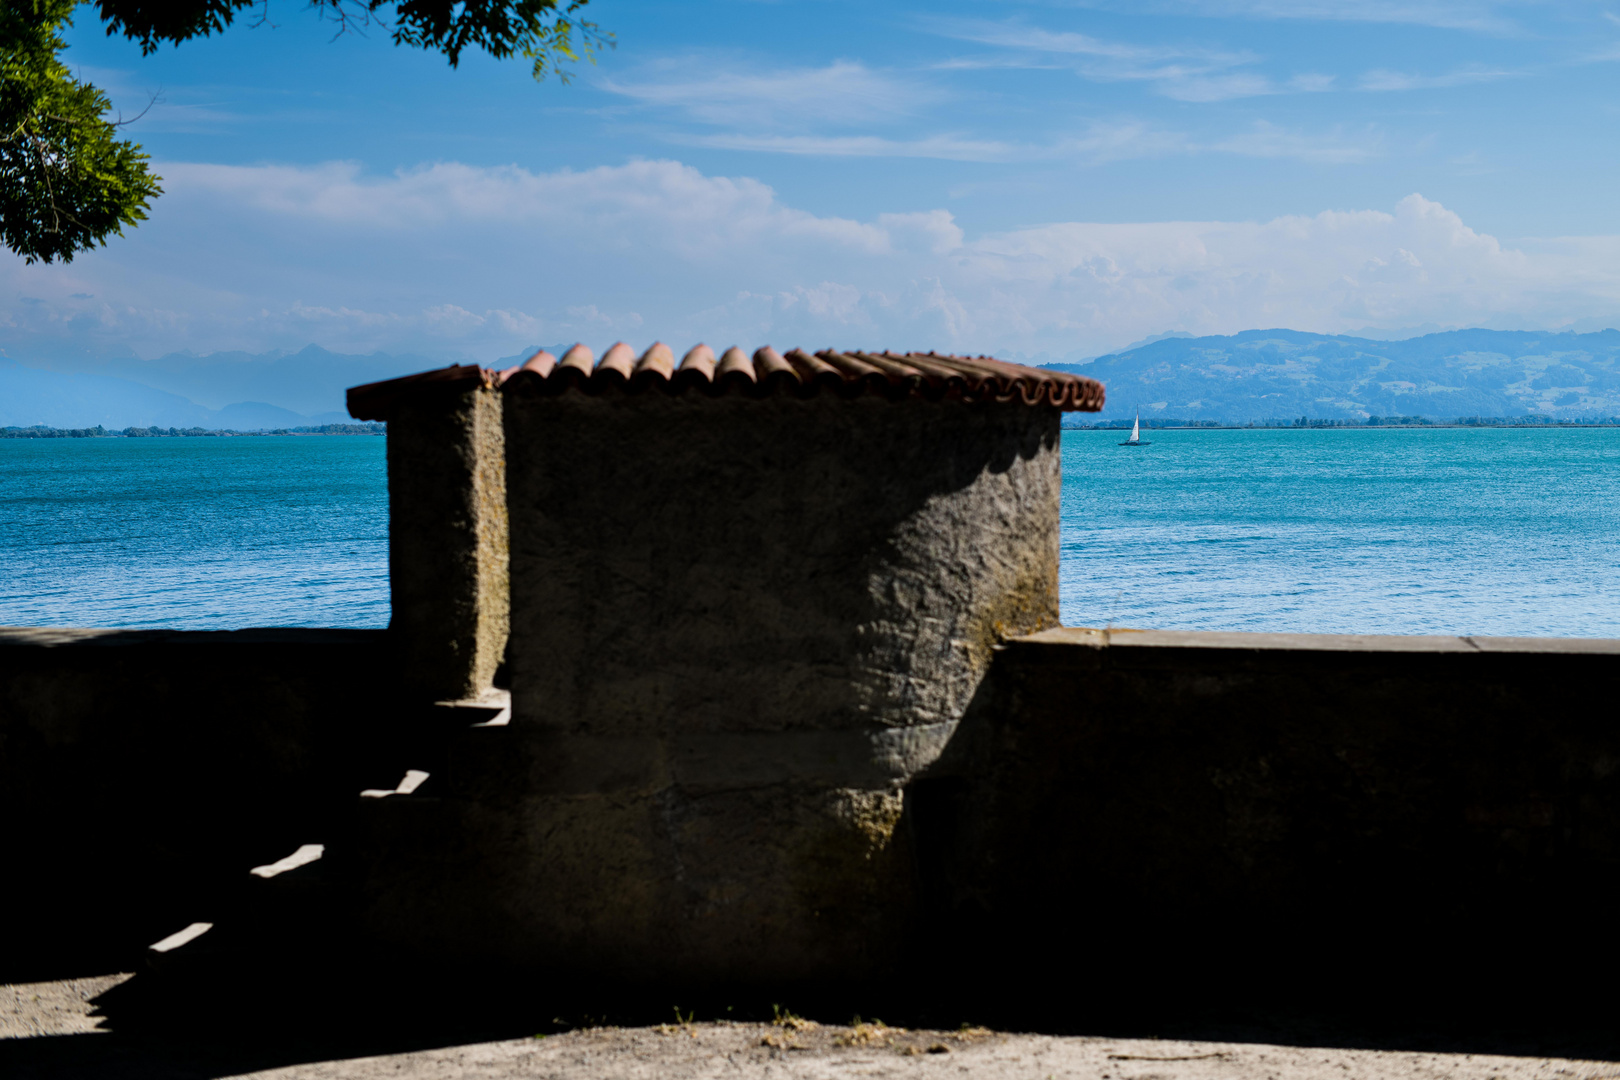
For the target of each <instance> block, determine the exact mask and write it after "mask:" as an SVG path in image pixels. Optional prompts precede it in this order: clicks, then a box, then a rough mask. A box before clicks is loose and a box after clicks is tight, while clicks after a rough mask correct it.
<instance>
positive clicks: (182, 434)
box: [0, 423, 388, 439]
mask: <svg viewBox="0 0 1620 1080" xmlns="http://www.w3.org/2000/svg"><path fill="white" fill-rule="evenodd" d="M387 433H388V425H387V424H376V423H365V424H315V425H311V426H309V427H291V428H272V429H270V430H267V431H230V430H220V429H214V430H210V429H207V428H199V427H192V428H172V427H171V428H160V427H127V428H121V429H118V430H113V431H109V430H107V429H106V428H104V427H102V426H101V425H100V424H97V425H96V426H95V427H93V428H53V427H45V426H43V425H39V424H36V425H34V426H32V427H5V428H0V439H187V438H221V437H230V436H239V435H385V434H387Z"/></svg>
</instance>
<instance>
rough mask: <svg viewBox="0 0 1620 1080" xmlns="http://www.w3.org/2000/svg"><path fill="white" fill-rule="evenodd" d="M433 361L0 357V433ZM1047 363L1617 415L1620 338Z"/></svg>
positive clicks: (1252, 406) (1463, 334)
mask: <svg viewBox="0 0 1620 1080" xmlns="http://www.w3.org/2000/svg"><path fill="white" fill-rule="evenodd" d="M532 351H533V350H532V349H531V350H526V351H525V352H523V353H520V354H517V355H515V356H512V357H505V358H503V359H501V360H496V361H492V362H491V366H496V367H499V366H504V365H506V364H510V363H516V362H517V361H518V360H520V359H521V358H522V357H523V356H526V355H528V354H529V353H530V352H532ZM554 351H560V349H556V348H554ZM444 363H445V361H442V360H429V359H426V358H423V357H420V356H391V355H388V354H386V353H372V354H370V355H368V356H354V355H346V354H343V353H334V352H328V351H327V350H325V349H322V348H319V347H318V346H314V345H311V346H310V347H309V348H307V349H303V350H301V351H299V352H296V353H265V354H262V355H257V356H255V355H252V354H250V353H241V352H230V353H213V354H212V355H209V356H195V355H192V354H189V353H173V354H170V355H168V356H163V357H159V358H158V359H156V360H141V359H139V358H136V357H125V358H106V357H99V358H88V357H81V358H53V359H41V360H25V361H22V362H16V361H8V360H5V359H0V427H8V426H17V427H27V426H31V425H34V424H43V425H47V426H50V427H93V426H95V425H96V424H101V425H102V426H104V427H107V428H124V427H131V426H134V427H153V426H156V427H179V428H185V427H204V428H230V429H234V430H237V431H252V430H258V429H264V428H281V427H294V426H298V425H303V424H331V423H342V422H343V421H345V420H347V419H348V418H349V416H348V413H347V411H346V410H345V408H344V391H345V390H346V389H347V388H348V387H350V386H355V385H358V384H360V383H365V382H373V381H375V380H378V379H388V378H393V377H394V376H396V375H404V374H408V373H410V372H413V371H422V370H425V369H427V368H432V367H442V366H443V365H444ZM1045 366H1047V367H1050V368H1054V369H1057V370H1062V371H1074V372H1078V373H1080V374H1083V375H1089V376H1091V377H1092V378H1094V379H1099V380H1101V381H1102V383H1103V384H1104V385H1106V386H1107V387H1108V405H1107V408H1106V409H1105V411H1104V413H1103V417H1104V418H1118V417H1127V416H1130V415H1131V414H1132V413H1133V412H1135V411H1136V410H1137V409H1140V410H1141V412H1142V416H1143V417H1144V418H1145V419H1155V420H1165V419H1178V420H1216V421H1222V422H1226V423H1247V422H1250V421H1254V422H1262V421H1266V420H1279V419H1288V420H1292V419H1297V418H1298V417H1302V416H1303V417H1308V418H1310V419H1312V420H1336V419H1350V420H1354V419H1363V418H1365V417H1368V416H1426V417H1431V418H1434V419H1446V420H1450V419H1454V418H1456V417H1459V416H1502V417H1511V416H1524V415H1527V414H1538V415H1542V416H1548V417H1554V418H1563V419H1573V418H1582V417H1591V416H1617V415H1620V330H1604V331H1601V332H1599V333H1593V334H1569V333H1565V334H1553V333H1531V332H1525V331H1517V330H1452V331H1447V332H1445V333H1438V334H1426V335H1424V336H1422V337H1415V338H1408V339H1406V340H1404V341H1383V340H1374V339H1372V338H1361V337H1349V336H1345V335H1336V336H1330V335H1326V334H1309V333H1304V332H1302V331H1298V330H1246V331H1244V332H1243V333H1241V334H1234V335H1232V336H1231V337H1201V338H1195V337H1185V336H1176V335H1166V336H1161V337H1160V338H1158V339H1157V340H1155V339H1149V340H1147V341H1145V342H1141V343H1138V344H1137V345H1136V346H1133V347H1131V348H1128V349H1125V350H1123V351H1121V352H1118V353H1112V354H1110V355H1108V356H1100V357H1097V358H1096V359H1094V360H1088V361H1085V362H1082V363H1066V364H1048V365H1045Z"/></svg>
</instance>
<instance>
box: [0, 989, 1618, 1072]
mask: <svg viewBox="0 0 1620 1080" xmlns="http://www.w3.org/2000/svg"><path fill="white" fill-rule="evenodd" d="M128 978H129V976H128V975H108V976H102V977H99V978H90V979H76V980H70V981H63V982H49V983H32V984H22V985H14V986H5V987H0V1037H3V1038H4V1039H6V1040H28V1041H29V1042H30V1044H33V1043H34V1042H35V1040H38V1037H40V1036H68V1037H72V1038H73V1040H74V1041H75V1042H77V1043H78V1044H79V1045H81V1046H85V1047H86V1049H87V1050H88V1049H89V1048H90V1047H91V1046H93V1045H95V1044H102V1045H106V1046H108V1047H109V1048H111V1046H112V1045H113V1043H115V1042H116V1041H117V1040H116V1038H115V1037H113V1036H109V1035H106V1034H101V1035H96V1034H94V1033H95V1032H97V1031H98V1030H99V1029H98V1026H97V1025H98V1024H101V1023H102V1020H101V1018H100V1017H98V1016H96V1015H94V1012H95V1003H94V1002H93V1001H92V1000H91V999H93V998H94V997H95V996H96V995H97V994H100V993H102V992H104V991H106V990H109V989H111V988H112V987H115V986H117V985H118V984H120V983H122V982H123V981H125V980H126V979H128ZM86 1038H88V1043H85V1042H84V1040H85V1039H86ZM103 1039H107V1040H109V1041H108V1042H107V1043H105V1044H103V1043H102V1040H103ZM43 1042H55V1040H51V1039H45V1040H43ZM11 1045H12V1046H13V1047H14V1048H16V1049H19V1050H20V1049H22V1048H23V1047H22V1046H21V1045H19V1043H17V1042H13V1043H11ZM42 1048H43V1046H42ZM175 1049H177V1048H175V1047H170V1048H169V1052H154V1051H156V1050H157V1048H156V1047H149V1048H148V1049H147V1051H141V1050H139V1049H138V1048H137V1047H134V1046H131V1047H129V1048H128V1050H127V1051H125V1050H120V1051H119V1053H118V1054H116V1055H114V1056H113V1057H111V1058H106V1059H99V1063H98V1065H97V1067H96V1068H93V1069H92V1068H87V1067H85V1063H88V1062H90V1061H92V1060H98V1059H96V1057H95V1055H94V1054H91V1055H90V1056H89V1057H85V1056H83V1055H78V1056H76V1057H70V1058H65V1059H63V1060H62V1061H61V1062H60V1063H59V1068H57V1069H51V1070H48V1071H47V1070H41V1069H39V1068H38V1067H37V1066H36V1067H33V1068H29V1067H24V1068H22V1069H21V1070H20V1072H18V1075H28V1076H34V1075H84V1076H89V1075H96V1076H120V1077H121V1076H139V1077H142V1078H148V1077H151V1078H160V1077H170V1076H173V1077H184V1078H186V1080H193V1078H197V1077H219V1078H223V1077H226V1076H230V1077H235V1078H238V1080H249V1078H251V1080H382V1078H388V1080H517V1078H520V1077H521V1078H533V1080H539V1078H547V1080H576V1078H577V1080H585V1078H587V1077H589V1078H591V1080H653V1078H657V1080H708V1078H711V1077H713V1078H722V1077H725V1078H731V1077H761V1078H771V1080H832V1078H845V1077H849V1078H853V1077H906V1078H918V1080H924V1078H944V1077H952V1078H958V1077H962V1076H963V1075H964V1074H966V1075H967V1076H971V1077H974V1078H976V1080H977V1078H984V1080H1001V1078H1006V1080H1062V1078H1071V1077H1072V1078H1083V1080H1239V1078H1242V1080H1326V1078H1329V1077H1331V1078H1333V1080H1360V1078H1364V1077H1365V1078H1380V1080H1620V1064H1616V1063H1612V1062H1598V1061H1574V1060H1568V1059H1561V1058H1536V1057H1502V1056H1494V1055H1485V1054H1448V1053H1432V1052H1411V1051H1395V1050H1362V1049H1354V1050H1352V1049H1333V1048H1325V1047H1300V1046H1273V1045H1267V1044H1263V1043H1234V1042H1189V1041H1177V1040H1170V1039H1123V1038H1097V1037H1082V1036H1067V1037H1058V1036H1048V1035H1018V1034H1011V1033H1006V1032H998V1031H989V1030H986V1029H984V1028H967V1029H963V1030H959V1031H920V1030H918V1031H913V1030H907V1029H905V1028H895V1027H886V1026H884V1025H882V1024H881V1023H871V1024H856V1025H854V1026H841V1025H830V1024H829V1025H822V1024H816V1023H814V1022H811V1021H808V1020H801V1019H798V1018H796V1017H792V1016H787V1017H784V1018H783V1019H782V1020H780V1021H779V1022H777V1023H774V1024H745V1023H725V1022H721V1023H697V1024H661V1025H658V1026H654V1027H625V1028H618V1027H593V1028H581V1029H577V1030H574V1031H569V1032H565V1033H563V1034H558V1035H549V1036H537V1037H534V1038H526V1039H508V1040H503V1041H499V1042H480V1043H471V1044H468V1045H462V1046H449V1047H444V1048H440V1049H431V1050H415V1051H410V1052H406V1053H393V1054H384V1055H379V1056H375V1057H353V1058H336V1059H331V1060H316V1061H303V1062H301V1063H299V1064H295V1065H287V1066H284V1067H280V1068H272V1069H268V1070H263V1071H252V1072H232V1071H230V1070H228V1069H226V1070H220V1069H218V1068H216V1067H211V1066H208V1065H206V1064H204V1063H203V1061H202V1060H201V1059H198V1058H195V1057H190V1056H188V1055H185V1054H180V1055H174V1054H172V1051H173V1050H175ZM0 1060H5V1059H4V1058H3V1057H0ZM283 1060H286V1059H285V1058H284V1059H283ZM74 1061H79V1062H81V1065H79V1066H75V1065H74V1064H72V1062H74ZM23 1064H24V1063H23V1062H22V1061H21V1060H16V1061H13V1065H14V1066H17V1065H23ZM0 1071H6V1070H0Z"/></svg>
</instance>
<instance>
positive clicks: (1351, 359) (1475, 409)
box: [1049, 330, 1620, 423]
mask: <svg viewBox="0 0 1620 1080" xmlns="http://www.w3.org/2000/svg"><path fill="white" fill-rule="evenodd" d="M1049 366H1051V367H1054V368H1058V369H1060V370H1066V371H1075V372H1079V373H1081V374H1084V375H1088V376H1090V377H1092V378H1094V379H1099V380H1101V381H1102V382H1103V384H1104V385H1106V386H1107V387H1108V405H1107V408H1106V410H1105V412H1104V414H1103V415H1104V416H1106V417H1125V416H1129V415H1131V413H1132V412H1134V411H1135V410H1136V409H1138V408H1140V409H1141V411H1142V415H1143V416H1144V417H1154V418H1175V419H1187V420H1222V421H1228V422H1237V423H1243V422H1247V421H1251V420H1254V421H1262V420H1268V419H1273V418H1293V417H1299V416H1307V417H1311V418H1312V419H1359V418H1364V417H1367V416H1369V415H1371V416H1429V417H1435V418H1441V419H1452V418H1455V417H1458V416H1475V415H1478V416H1523V415H1526V414H1529V413H1537V414H1540V415H1544V416H1554V417H1571V418H1573V417H1586V416H1596V415H1601V416H1614V415H1620V330H1603V331H1600V332H1598V333H1592V334H1568V333H1566V334H1554V333H1535V332H1529V331H1511V330H1451V331H1447V332H1445V333H1439V334H1427V335H1425V336H1423V337H1418V338H1410V339H1408V340H1406V341H1375V340H1372V339H1369V338H1357V337H1346V336H1329V335H1325V334H1310V333H1304V332H1302V331H1298V330H1246V331H1244V332H1243V333H1240V334H1234V335H1232V336H1231V337H1202V338H1169V339H1165V340H1162V341H1155V342H1151V343H1149V344H1145V345H1142V346H1140V347H1138V348H1132V349H1127V350H1125V351H1123V352H1119V353H1114V354H1111V355H1109V356H1101V357H1098V358H1097V359H1095V360H1092V361H1089V362H1087V363H1084V364H1052V365H1049Z"/></svg>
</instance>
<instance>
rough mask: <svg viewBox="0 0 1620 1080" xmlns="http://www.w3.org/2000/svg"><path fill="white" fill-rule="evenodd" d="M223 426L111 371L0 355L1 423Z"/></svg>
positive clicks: (204, 413)
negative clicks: (41, 364) (33, 364)
mask: <svg viewBox="0 0 1620 1080" xmlns="http://www.w3.org/2000/svg"><path fill="white" fill-rule="evenodd" d="M35 424H41V425H44V426H46V427H60V428H75V427H95V426H96V425H97V424H100V425H102V426H103V427H106V428H124V427H130V426H135V427H152V426H154V425H155V426H159V427H180V428H184V427H208V428H212V427H219V426H221V425H219V424H217V423H215V422H214V412H213V410H211V409H205V408H203V407H202V406H201V405H198V404H196V403H195V402H191V401H187V400H186V399H185V398H183V397H180V396H179V395H178V394H167V393H164V392H163V391H161V390H154V389H152V388H151V387H150V386H142V385H141V384H140V383H136V382H130V381H129V380H128V379H116V378H112V377H110V376H106V375H86V374H79V373H62V372H54V371H40V370H38V369H35V368H28V367H23V366H22V365H20V364H7V363H5V362H4V361H0V427H31V426H33V425H35Z"/></svg>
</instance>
